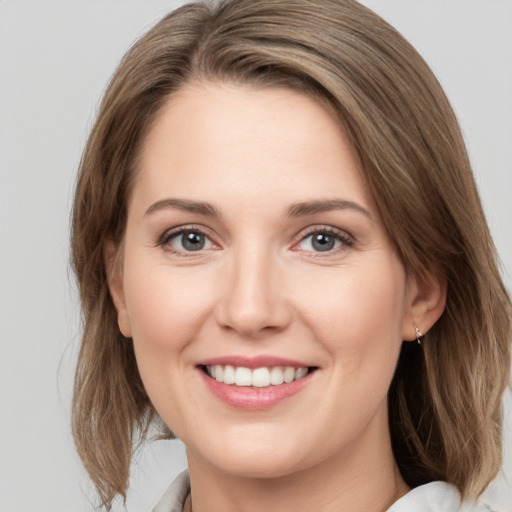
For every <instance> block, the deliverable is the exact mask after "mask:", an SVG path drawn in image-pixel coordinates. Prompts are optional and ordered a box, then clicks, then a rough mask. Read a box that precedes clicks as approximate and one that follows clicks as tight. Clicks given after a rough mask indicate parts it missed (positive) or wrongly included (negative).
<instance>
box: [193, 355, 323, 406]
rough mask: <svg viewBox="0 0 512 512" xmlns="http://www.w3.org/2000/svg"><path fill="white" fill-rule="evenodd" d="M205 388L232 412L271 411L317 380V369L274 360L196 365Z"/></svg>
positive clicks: (230, 359) (260, 358)
mask: <svg viewBox="0 0 512 512" xmlns="http://www.w3.org/2000/svg"><path fill="white" fill-rule="evenodd" d="M196 369H197V370H198V373H199V375H200V376H201V378H202V380H203V382H204V384H205V385H206V388H207V389H208V390H209V391H210V392H211V393H212V394H213V395H214V396H215V397H216V398H217V399H218V400H220V401H221V402H223V403H224V404H226V405H228V406H229V407H230V408H235V409H242V410H246V411H262V410H266V409H271V408H273V407H274V406H276V405H278V404H279V403H281V402H283V401H286V400H288V399H290V398H291V397H292V396H293V395H296V394H297V393H300V392H301V391H302V390H303V389H304V388H305V387H308V386H310V385H311V384H310V383H311V382H312V381H314V380H316V379H315V376H316V374H317V373H318V372H317V370H319V367H318V366H308V365H306V364H304V363H303V362H300V361H294V360H292V359H285V358H281V357H272V356H257V357H243V356H235V355H231V356H223V357H217V358H213V359H208V360H203V361H200V362H199V363H198V364H196Z"/></svg>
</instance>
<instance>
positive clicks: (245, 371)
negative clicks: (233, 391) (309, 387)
mask: <svg viewBox="0 0 512 512" xmlns="http://www.w3.org/2000/svg"><path fill="white" fill-rule="evenodd" d="M206 373H207V374H208V375H209V376H210V377H212V378H213V379H215V380H217V381H218V382H223V383H224V384H234V385H236V386H253V387H256V388H265V387H268V386H270V385H272V386H279V385H281V384H283V383H290V382H293V381H294V380H299V379H302V378H303V377H305V376H306V375H307V374H308V369H307V368H306V367H302V368H294V367H293V366H284V367H283V366H273V367H271V368H266V367H262V368H256V369H254V370H251V369H250V368H246V367H244V366H238V367H234V366H232V365H229V364H228V365H226V366H222V365H220V364H217V365H214V366H207V367H206Z"/></svg>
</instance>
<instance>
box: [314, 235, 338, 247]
mask: <svg viewBox="0 0 512 512" xmlns="http://www.w3.org/2000/svg"><path fill="white" fill-rule="evenodd" d="M334 242H335V241H334V237H332V236H330V235H326V234H325V233H318V234H316V235H315V236H314V237H313V248H314V249H315V250H316V251H330V250H331V249H333V248H334Z"/></svg>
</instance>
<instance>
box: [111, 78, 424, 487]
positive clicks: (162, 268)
mask: <svg viewBox="0 0 512 512" xmlns="http://www.w3.org/2000/svg"><path fill="white" fill-rule="evenodd" d="M111 286H112V293H113V296H114V299H115V302H116V307H117V309H118V313H119V326H120V328H121V330H122V332H123V334H124V335H125V336H127V337H132V338H133V344H134V347H135V353H136V357H137V363H138V366H139V370H140V374H141V377H142V380H143V382H144V385H145V387H146V390H147V393H148V395H149V397H150V398H151V401H152V403H153V404H154V406H155V408H156V410H157V411H158V413H159V414H160V415H161V417H162V418H163V419H164V421H165V422H166V423H167V424H168V425H169V427H170V428H171V429H172V430H173V431H174V432H175V433H176V435H177V436H178V437H179V438H181V439H182V440H183V441H184V443H185V444H186V446H187V452H188V455H189V458H190V460H192V461H195V462H196V463H198V464H206V465H208V466H209V467H210V468H214V469H218V470H221V471H225V472H228V473H236V474H239V475H245V476H256V477H261V476H279V475H286V474H291V473H293V472H295V471H299V470H304V469H307V468H311V467H314V466H316V465H319V464H320V465H321V464H322V463H327V462H332V461H341V460H344V461H346V460H349V459H350V458H354V457H355V459H354V460H356V459H357V460H363V458H364V456H368V457H369V456H370V454H371V456H374V454H375V453H376V452H379V450H380V451H382V446H387V444H389V443H388V426H387V406H386V394H387V391H388V387H389V384H390V381H391V379H392V376H393V371H394V368H395V364H396V361H397V357H398V353H399V349H400V346H401V343H402V340H403V339H404V338H405V337H407V333H408V335H409V337H410V332H411V330H412V319H411V316H410V307H411V303H412V300H413V295H414V293H415V289H416V284H415V283H413V282H411V281H410V280H409V279H408V278H407V276H406V273H405V271H404V268H403V265H402V263H401V262H400V260H399V258H398V257H397V254H396V252H395V250H394V248H393V246H392V244H391V243H390V240H389V239H388V237H387V235H386V231H385V229H384V227H383V225H382V222H381V219H380V218H379V215H378V212H377V209H376V205H375V204H374V202H373V200H372V198H371V197H370V195H369V193H368V191H367V190H366V188H365V185H364V182H363V179H362V178H361V171H360V167H359V163H358V160H357V158H356V156H355V153H354V151H353V149H352V147H351V145H350V143H349V140H348V138H347V135H346V134H345V133H344V131H343V130H342V129H341V128H340V126H339V125H338V124H337V122H336V121H335V120H334V119H333V118H332V117H331V116H330V115H329V114H328V113H327V112H326V110H324V109H323V108H322V107H321V106H319V104H318V103H316V102H315V101H314V100H312V99H311V98H308V97H306V96H303V95H301V94H299V93H297V92H293V91H290V90H287V89H266V90H254V89H251V88H245V87H240V86H231V85H226V84H222V85H215V84H213V85H202V86H199V85H197V86H192V85H190V86H188V87H186V88H184V89H183V90H181V92H179V93H178V94H176V95H175V96H174V97H173V98H172V99H171V101H169V102H168V104H167V105H166V106H165V107H164V108H163V110H162V112H161V113H160V116H159V118H158V119H157V121H156V122H155V124H154V126H153V127H152V129H151V131H150V133H149V135H148V138H147V140H146V142H145V144H144V147H143V150H142V153H141V158H140V160H139V167H138V171H137V177H136V180H135V182H134V187H133V192H132V195H131V197H130V201H129V205H128V222H127V229H126V237H125V240H124V246H123V258H122V270H121V271H120V273H119V274H118V275H116V276H115V277H114V279H113V281H112V285H111ZM127 343H130V342H129V341H127ZM306 372H307V373H306ZM221 373H222V375H221ZM212 374H215V375H216V378H213V377H212V376H211V375H212ZM304 374H305V375H304ZM217 379H218V380H217ZM293 379H296V380H293ZM224 380H225V381H226V382H223V381H224ZM290 380H292V381H291V382H288V381H290ZM233 381H235V382H233ZM358 457H359V458H358Z"/></svg>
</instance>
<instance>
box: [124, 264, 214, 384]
mask: <svg viewBox="0 0 512 512" xmlns="http://www.w3.org/2000/svg"><path fill="white" fill-rule="evenodd" d="M124 285H125V296H126V303H127V309H128V316H129V320H130V324H131V329H132V337H133V342H134V346H135V351H136V355H137V362H138V365H139V369H140V371H141V374H143V373H145V370H146V369H147V370H148V373H153V370H155V369H157V368H159V367H160V366H162V365H164V364H165V365H168V364H169V358H171V360H172V359H175V360H176V361H181V359H178V358H174V356H176V355H178V354H179V353H180V352H182V351H183V350H185V349H186V347H187V345H188V343H189V342H190V340H192V339H194V337H195V336H196V334H197V332H198V330H199V329H200V327H201V325H202V324H203V323H204V319H205V318H206V317H207V316H208V315H209V311H210V309H211V307H210V306H211V294H212V290H210V289H209V284H208V280H207V279H205V276H204V275H201V272H196V273H190V271H189V272H180V270H179V269H178V270H176V269H172V270H171V269H170V268H169V267H168V266H166V265H150V264H144V262H143V261H141V260H139V261H138V262H134V263H133V264H132V266H131V267H130V271H129V272H128V273H126V274H125V282H124ZM209 297H210V299H209V300H208V298H209ZM164 356H165V357H166V358H167V359H166V360H164Z"/></svg>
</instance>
